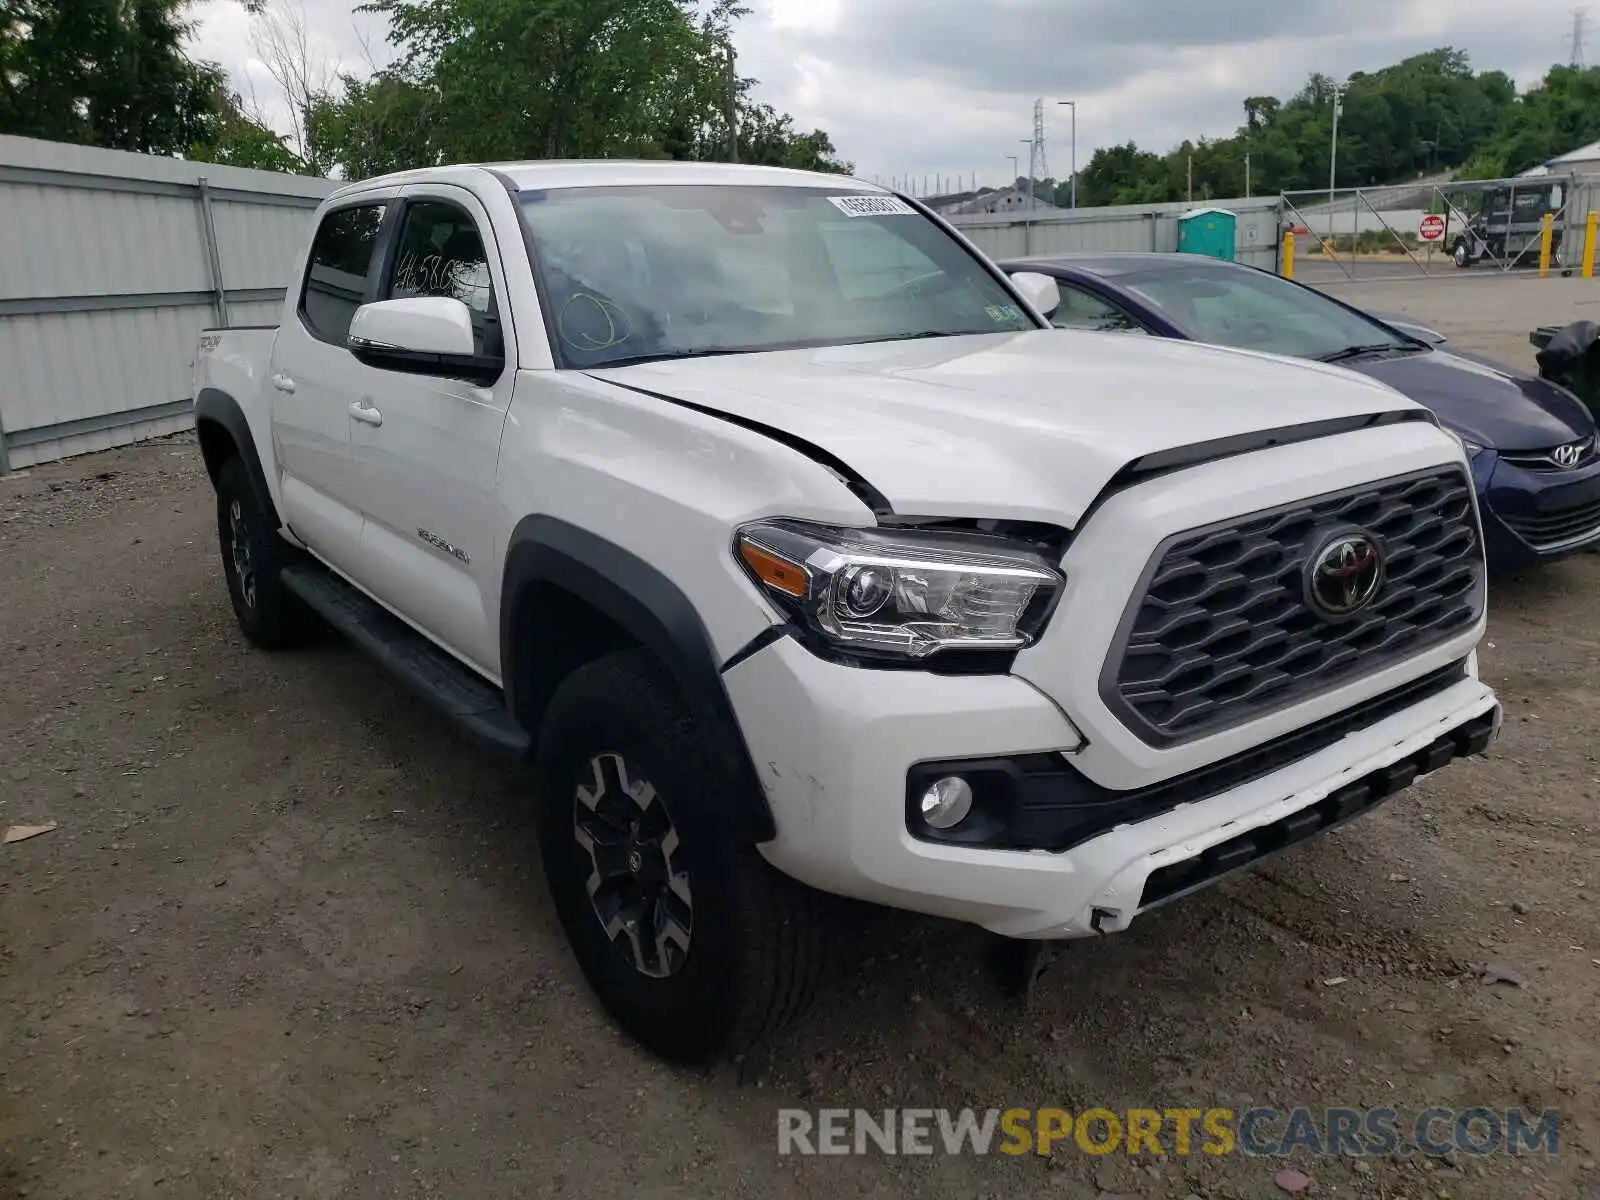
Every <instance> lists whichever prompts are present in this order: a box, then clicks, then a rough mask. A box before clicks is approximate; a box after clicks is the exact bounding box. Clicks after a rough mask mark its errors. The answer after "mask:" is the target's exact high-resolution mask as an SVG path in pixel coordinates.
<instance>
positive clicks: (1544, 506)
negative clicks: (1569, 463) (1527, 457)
mask: <svg viewBox="0 0 1600 1200" xmlns="http://www.w3.org/2000/svg"><path fill="white" fill-rule="evenodd" d="M1472 474H1473V480H1474V482H1475V483H1476V484H1477V485H1478V508H1479V513H1480V515H1481V516H1482V518H1483V537H1484V552H1485V555H1486V556H1487V558H1488V560H1489V567H1490V569H1491V570H1493V571H1496V572H1505V571H1512V570H1517V569H1518V568H1522V567H1529V566H1533V565H1535V564H1537V563H1541V562H1552V561H1555V560H1557V559H1562V558H1566V557H1568V556H1569V555H1572V554H1577V553H1580V552H1582V551H1584V550H1586V549H1589V548H1590V547H1595V546H1600V461H1596V462H1594V463H1592V464H1590V465H1588V466H1585V467H1582V468H1579V469H1577V470H1572V471H1530V470H1527V469H1526V468H1524V467H1520V466H1517V465H1516V464H1515V463H1508V462H1505V461H1504V460H1502V459H1500V458H1499V457H1498V456H1497V455H1496V454H1495V452H1494V451H1492V450H1489V451H1485V452H1484V453H1483V454H1481V455H1479V456H1478V458H1477V459H1476V460H1475V461H1474V462H1473V464H1472Z"/></svg>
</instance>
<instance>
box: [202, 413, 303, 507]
mask: <svg viewBox="0 0 1600 1200" xmlns="http://www.w3.org/2000/svg"><path fill="white" fill-rule="evenodd" d="M208 421H209V422H211V423H212V424H215V425H219V426H221V427H222V429H223V431H224V432H225V433H227V435H228V436H229V437H230V438H232V439H233V444H234V446H235V447H237V449H238V451H239V458H240V460H241V461H242V462H243V463H244V469H245V471H246V472H247V473H248V474H249V476H250V487H251V490H252V491H253V492H255V499H256V504H257V505H259V506H260V508H261V512H262V513H263V515H265V516H266V517H267V519H268V520H269V521H271V522H272V527H273V528H274V529H278V528H281V527H282V525H283V521H282V519H281V518H280V517H279V515H278V506H277V505H276V504H274V503H273V502H272V489H271V488H270V487H268V486H267V475H266V472H265V471H264V470H263V469H262V466H261V455H260V453H259V452H258V451H257V450H256V439H255V437H254V436H253V435H252V434H251V432H250V422H249V421H247V420H245V416H244V410H243V409H242V408H240V407H239V402H238V401H237V400H235V399H234V398H233V397H232V396H230V395H228V393H227V392H224V391H222V390H221V389H219V388H201V389H200V394H199V395H198V396H196V397H195V398H194V427H195V433H196V434H197V435H198V436H199V438H200V446H201V453H202V454H205V456H206V471H207V472H208V473H209V474H210V476H211V481H212V482H213V483H215V482H216V479H217V471H218V469H219V468H221V466H222V462H221V461H220V460H218V461H216V462H213V461H212V455H211V452H210V451H208V450H207V449H206V440H205V432H204V429H203V428H202V426H203V425H204V424H205V423H206V422H208Z"/></svg>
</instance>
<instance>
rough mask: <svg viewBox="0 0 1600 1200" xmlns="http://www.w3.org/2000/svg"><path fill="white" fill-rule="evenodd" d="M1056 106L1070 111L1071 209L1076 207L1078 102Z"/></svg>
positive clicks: (1066, 101)
mask: <svg viewBox="0 0 1600 1200" xmlns="http://www.w3.org/2000/svg"><path fill="white" fill-rule="evenodd" d="M1056 103H1057V104H1059V105H1064V106H1065V107H1067V108H1070V109H1071V110H1072V201H1071V206H1072V207H1073V208H1077V207H1078V102H1077V101H1076V100H1057V101H1056Z"/></svg>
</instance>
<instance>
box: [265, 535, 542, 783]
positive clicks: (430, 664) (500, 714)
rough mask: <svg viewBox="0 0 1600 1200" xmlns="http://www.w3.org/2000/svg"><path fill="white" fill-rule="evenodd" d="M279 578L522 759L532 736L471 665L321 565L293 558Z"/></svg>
mask: <svg viewBox="0 0 1600 1200" xmlns="http://www.w3.org/2000/svg"><path fill="white" fill-rule="evenodd" d="M282 579H283V585H284V586H285V587H286V588H288V589H289V590H290V591H291V592H293V593H294V594H295V595H296V596H299V597H300V599H302V600H304V601H305V602H306V604H308V605H309V606H310V607H311V608H312V609H313V610H314V611H315V612H316V613H317V615H318V616H320V617H322V619H323V620H325V621H327V622H328V624H330V625H332V626H333V627H334V628H335V629H337V630H338V631H339V632H340V633H342V634H344V636H345V637H347V638H349V639H350V640H351V641H352V642H354V643H355V644H356V645H357V646H359V647H360V648H361V649H362V650H364V651H366V652H367V653H368V654H370V655H371V656H372V657H373V658H375V659H377V660H378V662H379V664H381V665H382V666H384V667H385V668H387V669H388V670H389V671H390V673H391V674H393V675H395V676H396V677H397V678H398V679H399V680H400V682H401V683H403V684H405V685H406V686H407V687H408V688H410V689H411V691H413V692H414V693H416V695H417V696H418V698H420V699H421V700H423V701H424V702H425V703H426V704H428V705H429V707H431V708H434V709H436V710H437V711H438V712H440V713H442V714H443V715H444V716H446V717H449V718H450V719H451V720H452V721H454V722H455V723H456V724H457V725H458V726H460V727H461V729H462V730H463V731H464V732H465V733H466V734H467V735H468V736H469V737H471V738H473V739H474V740H476V741H479V742H481V743H483V744H484V745H485V746H487V747H488V748H490V749H491V750H494V751H495V752H496V753H498V754H502V755H505V756H506V757H509V758H513V759H516V760H518V761H525V760H526V759H527V757H528V753H529V750H530V747H531V739H530V738H529V737H528V735H527V733H526V732H525V731H524V730H523V729H522V727H521V726H520V725H518V724H517V723H516V722H515V721H514V720H512V718H511V714H510V713H509V712H507V711H506V706H505V699H504V697H503V696H502V695H501V693H500V691H499V690H498V689H497V688H495V687H494V686H492V685H491V684H489V683H488V682H487V681H486V680H484V679H482V678H481V677H480V676H478V675H477V674H476V673H474V672H473V671H472V670H471V669H470V668H468V667H466V666H463V665H462V664H461V663H460V662H458V661H457V660H456V659H454V658H453V657H451V656H450V655H449V654H447V653H445V652H444V651H443V650H441V649H439V647H437V646H435V645H434V644H433V643H432V642H430V641H429V640H428V639H427V638H425V637H423V636H422V635H421V634H420V633H418V632H417V631H416V630H414V629H412V628H411V626H409V625H407V624H406V623H405V622H404V621H402V620H400V618H398V617H396V616H394V615H393V614H392V613H390V612H389V610H388V609H386V608H384V607H383V606H382V605H380V604H378V603H377V602H376V601H374V600H371V599H369V598H368V597H367V596H366V595H365V594H364V593H362V592H361V591H359V590H357V589H356V588H354V587H352V586H351V585H350V584H348V583H346V582H345V581H344V580H343V579H340V578H339V577H338V576H337V575H335V574H334V573H333V572H332V571H329V570H328V569H327V568H326V567H323V566H320V565H318V564H316V563H309V562H299V563H294V564H292V565H290V566H287V567H284V568H283V574H282Z"/></svg>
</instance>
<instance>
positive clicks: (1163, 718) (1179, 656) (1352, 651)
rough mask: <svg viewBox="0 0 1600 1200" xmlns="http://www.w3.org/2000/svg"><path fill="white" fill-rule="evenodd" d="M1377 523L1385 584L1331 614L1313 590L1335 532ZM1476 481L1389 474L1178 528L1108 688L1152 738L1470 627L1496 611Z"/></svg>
mask: <svg viewBox="0 0 1600 1200" xmlns="http://www.w3.org/2000/svg"><path fill="white" fill-rule="evenodd" d="M1346 528H1354V529H1358V530H1364V531H1366V532H1367V533H1369V534H1371V535H1375V537H1376V538H1377V540H1378V541H1379V542H1380V543H1381V544H1382V547H1383V550H1384V554H1385V557H1386V560H1387V564H1386V565H1387V571H1386V578H1385V582H1384V584H1383V587H1382V588H1381V590H1380V591H1379V592H1378V594H1377V596H1376V597H1375V598H1374V599H1373V600H1372V601H1371V602H1370V603H1369V604H1368V605H1367V606H1366V607H1365V608H1364V609H1362V610H1361V611H1360V612H1359V613H1358V614H1357V615H1355V616H1353V617H1351V618H1348V619H1346V620H1343V621H1330V620H1327V619H1326V618H1324V617H1323V616H1321V615H1319V614H1318V613H1317V612H1316V611H1315V610H1313V609H1312V608H1311V607H1310V606H1309V605H1308V603H1307V601H1306V597H1305V582H1304V579H1305V572H1306V566H1307V559H1308V557H1309V556H1310V554H1311V553H1312V552H1313V551H1314V550H1315V549H1316V548H1317V547H1318V546H1320V545H1322V544H1323V543H1324V537H1325V535H1327V534H1329V533H1332V532H1334V531H1337V530H1341V529H1346ZM1478 545H1479V537H1478V527H1477V518H1476V512H1475V510H1474V508H1473V503H1472V490H1471V484H1470V482H1469V481H1468V479H1467V477H1466V475H1465V474H1464V473H1463V472H1462V471H1460V470H1459V469H1457V468H1448V469H1445V470H1432V471H1427V472H1422V473H1418V474H1414V475H1406V476H1400V477H1397V478H1393V479H1387V480H1381V481H1378V482H1375V483H1372V484H1367V485H1364V486H1362V487H1359V488H1351V489H1349V490H1347V491H1343V492H1336V493H1332V494H1329V495H1324V496H1318V497H1314V498H1312V499H1308V500H1304V501H1301V502H1299V503H1297V504H1293V505H1286V506H1284V507H1282V508H1277V509H1272V510H1269V511H1267V512H1260V513H1252V514H1248V515H1246V516H1242V517H1239V518H1236V519H1234V520H1231V521H1226V522H1221V523H1219V524H1216V525H1212V526H1208V527H1206V528H1204V529H1196V530H1190V531H1188V532H1186V533H1180V534H1177V535H1175V536H1173V537H1171V538H1168V539H1167V540H1166V541H1165V542H1163V543H1162V544H1161V546H1159V547H1158V548H1157V549H1156V552H1155V554H1154V555H1153V556H1152V557H1151V560H1150V565H1149V566H1148V567H1147V568H1146V570H1145V574H1144V576H1143V579H1142V581H1141V585H1140V587H1139V588H1138V589H1137V590H1136V591H1135V593H1134V600H1133V602H1132V603H1131V604H1130V605H1129V607H1128V611H1127V613H1126V614H1125V615H1124V617H1123V621H1122V626H1121V629H1120V630H1119V634H1118V637H1117V639H1116V641H1115V642H1114V643H1113V645H1112V649H1111V653H1110V655H1109V656H1108V657H1107V659H1106V666H1105V670H1104V672H1103V673H1102V677H1101V695H1102V698H1103V699H1104V700H1105V702H1106V704H1107V705H1108V706H1109V707H1110V708H1111V709H1112V711H1113V712H1115V713H1117V714H1118V715H1119V716H1120V717H1121V719H1122V720H1123V721H1124V722H1125V723H1126V724H1127V725H1128V727H1129V728H1130V729H1132V730H1133V731H1134V732H1135V733H1136V734H1138V735H1139V736H1140V737H1141V738H1142V739H1143V740H1145V741H1146V742H1148V743H1151V744H1153V745H1170V744H1172V743H1174V742H1180V741H1187V740H1189V739H1192V738H1196V737H1200V736H1203V735H1205V734H1209V733H1214V732H1216V731H1217V730H1219V729H1223V728H1228V727H1231V726H1234V725H1238V724H1240V723H1242V722H1245V721H1248V720H1252V719H1254V718H1257V717H1260V716H1263V715H1265V714H1266V713H1268V712H1270V711H1273V710H1276V709H1280V708H1283V707H1286V706H1287V705H1289V704H1291V703H1294V702H1295V701H1297V700H1300V699H1302V698H1304V697H1306V696H1309V695H1311V694H1313V693H1315V692H1318V691H1323V690H1326V689H1327V688H1330V687H1337V686H1341V685H1343V684H1346V683H1349V682H1351V681H1353V680H1355V679H1359V678H1361V677H1363V676H1366V675H1370V674H1372V673H1374V672H1376V671H1379V670H1382V669H1384V668H1385V667H1388V666H1391V665H1393V664H1394V663H1395V662H1397V661H1399V660H1401V659H1405V658H1409V657H1411V656H1413V655H1416V654H1418V653H1420V652H1422V651H1423V650H1426V649H1428V648H1429V647H1431V646H1434V645H1437V644H1439V643H1441V642H1444V641H1446V640H1448V639H1449V638H1451V637H1453V636H1455V635H1456V634H1459V633H1461V632H1463V631H1465V630H1467V629H1470V628H1471V627H1472V626H1473V625H1474V624H1475V623H1476V622H1477V620H1478V618H1479V616H1480V615H1481V614H1482V612H1483V605H1484V571H1483V555H1482V552H1481V551H1480V550H1479V548H1478Z"/></svg>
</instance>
